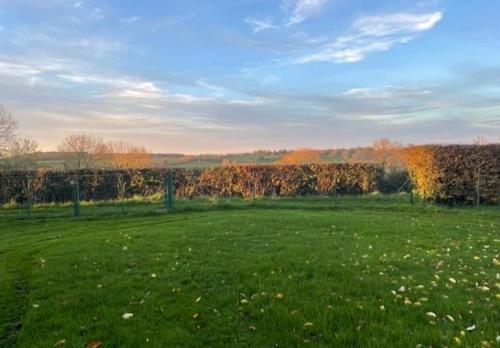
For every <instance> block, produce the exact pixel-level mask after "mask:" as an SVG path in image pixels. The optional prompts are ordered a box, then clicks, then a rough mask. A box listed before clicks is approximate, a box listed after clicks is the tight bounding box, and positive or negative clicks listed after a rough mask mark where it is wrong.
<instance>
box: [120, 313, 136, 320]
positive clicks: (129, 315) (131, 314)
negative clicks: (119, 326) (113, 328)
mask: <svg viewBox="0 0 500 348" xmlns="http://www.w3.org/2000/svg"><path fill="white" fill-rule="evenodd" d="M133 316H134V314H133V313H125V314H123V315H122V318H123V319H125V320H128V319H131V318H132V317H133Z"/></svg>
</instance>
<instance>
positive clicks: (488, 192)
mask: <svg viewBox="0 0 500 348" xmlns="http://www.w3.org/2000/svg"><path fill="white" fill-rule="evenodd" d="M403 159H404V162H405V163H406V166H407V167H408V170H409V172H410V174H411V176H412V177H413V179H414V182H415V186H416V188H417V190H418V191H419V193H420V195H421V196H422V197H424V198H426V199H431V200H435V201H438V202H442V203H457V202H465V203H472V202H475V201H476V199H477V194H478V192H479V197H480V201H481V202H484V203H491V204H498V203H499V198H500V144H490V145H424V146H411V147H408V148H406V149H405V150H404V151H403Z"/></svg>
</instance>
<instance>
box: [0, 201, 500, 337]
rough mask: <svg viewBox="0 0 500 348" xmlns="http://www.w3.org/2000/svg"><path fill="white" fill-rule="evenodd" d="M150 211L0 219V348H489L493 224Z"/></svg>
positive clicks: (402, 210)
mask: <svg viewBox="0 0 500 348" xmlns="http://www.w3.org/2000/svg"><path fill="white" fill-rule="evenodd" d="M391 202H392V203H391ZM157 205H158V206H157V207H156V206H154V204H152V205H144V204H137V206H136V208H137V209H143V210H138V211H137V212H135V213H133V211H132V209H133V208H134V206H133V205H131V204H128V205H127V209H128V212H126V214H125V215H121V213H122V212H121V211H118V210H116V211H115V210H113V209H119V207H113V205H111V206H109V205H105V206H99V205H95V206H87V207H82V214H83V217H82V218H79V219H77V218H68V217H64V218H48V219H47V218H44V217H43V216H48V215H46V214H41V213H39V215H38V216H36V218H33V219H19V218H18V216H17V215H15V214H14V215H12V214H10V215H9V213H6V212H5V211H2V212H1V214H0V219H1V220H0V231H1V232H0V346H1V347H10V346H18V347H53V346H54V345H55V344H57V343H59V345H60V346H63V345H62V342H63V341H62V340H64V342H65V344H64V346H66V347H86V346H88V345H89V343H91V342H93V341H95V342H101V343H102V346H101V347H148V346H150V347H221V346H230V347H235V346H239V347H275V346H279V347H299V346H308V345H309V346H325V347H332V346H337V347H387V346H394V347H415V346H417V345H419V344H421V345H423V346H425V347H429V346H432V347H440V346H449V347H452V346H456V345H457V343H456V342H455V337H456V338H458V339H459V340H460V343H461V344H462V346H470V347H480V346H481V345H483V346H485V345H487V344H489V345H491V346H493V347H495V346H498V343H496V342H495V341H496V338H497V336H498V335H500V326H499V324H498V323H499V322H500V314H499V303H500V300H499V299H498V296H499V295H497V294H499V293H500V289H499V287H500V284H499V283H500V279H499V277H500V276H499V275H498V273H500V268H499V261H500V258H499V242H500V233H499V223H500V219H499V217H500V214H499V211H498V209H497V208H483V209H479V210H476V209H471V208H456V209H447V208H440V207H436V206H429V205H423V204H421V203H419V204H416V205H414V206H411V205H409V204H408V203H407V202H405V201H401V202H399V201H396V202H394V201H388V200H384V199H379V198H377V197H365V198H359V199H350V200H348V199H344V200H342V199H340V200H339V201H338V202H337V205H336V206H333V205H332V202H331V200H328V199H312V198H307V197H306V198H302V199H295V200H292V199H289V200H258V201H257V202H256V204H255V206H254V205H253V202H252V201H245V200H209V199H207V200H196V201H189V202H184V201H180V202H177V209H178V211H177V212H175V213H172V214H165V213H164V212H162V210H161V203H159V202H158V203H157ZM37 209H42V208H37ZM43 209H52V210H53V211H56V210H57V209H67V210H69V211H70V207H65V208H56V207H46V208H43ZM90 209H94V210H90ZM35 210H36V209H35ZM100 210H101V211H106V212H107V213H105V214H104V213H102V214H99V213H98V212H99V211H100ZM131 211H132V212H131ZM113 212H115V213H116V214H115V215H113ZM66 214H67V211H66V210H64V213H62V214H61V216H66ZM152 275H155V276H156V277H153V276H152ZM402 287H404V291H402V290H403V288H402ZM277 294H283V296H284V297H283V298H282V299H279V298H277ZM197 300H198V301H197ZM405 301H406V303H407V304H405ZM410 302H411V304H410ZM381 306H383V307H381ZM428 312H432V313H435V314H436V318H434V317H431V316H430V315H428V314H427V313H428ZM125 313H133V317H132V318H130V319H128V320H125V319H123V318H122V315H123V314H125ZM195 314H197V315H195ZM448 315H449V316H451V317H452V318H453V319H454V321H452V320H451V319H450V318H448V317H447V316H448ZM472 325H475V329H474V330H471V331H467V330H466V328H468V327H471V326H472ZM485 342H486V343H485Z"/></svg>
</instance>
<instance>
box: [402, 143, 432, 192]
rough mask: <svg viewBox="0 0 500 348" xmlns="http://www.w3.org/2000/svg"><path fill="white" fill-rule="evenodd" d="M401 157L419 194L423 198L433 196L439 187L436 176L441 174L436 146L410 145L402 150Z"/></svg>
mask: <svg viewBox="0 0 500 348" xmlns="http://www.w3.org/2000/svg"><path fill="white" fill-rule="evenodd" d="M401 157H402V159H403V161H404V163H405V164H406V167H407V168H408V171H409V173H410V176H411V178H412V180H413V182H414V183H415V184H416V188H417V190H418V191H419V194H420V195H421V196H422V197H423V198H427V199H428V198H432V197H433V196H434V193H435V191H436V189H437V187H436V182H437V180H436V178H437V177H438V176H439V168H438V167H437V165H436V163H435V153H434V148H433V147H432V146H408V147H407V148H406V149H404V151H402V152H401Z"/></svg>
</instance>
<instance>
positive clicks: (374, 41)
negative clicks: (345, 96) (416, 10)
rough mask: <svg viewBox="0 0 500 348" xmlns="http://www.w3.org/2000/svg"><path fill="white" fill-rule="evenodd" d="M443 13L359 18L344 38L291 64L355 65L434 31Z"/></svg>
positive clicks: (398, 14) (295, 59) (339, 38)
mask: <svg viewBox="0 0 500 348" xmlns="http://www.w3.org/2000/svg"><path fill="white" fill-rule="evenodd" d="M442 18H443V13H442V12H440V11H438V12H432V13H424V14H413V13H395V14H386V15H379V16H365V17H361V18H358V19H357V20H356V21H355V22H354V23H353V24H352V26H351V29H350V32H349V33H348V34H347V35H344V36H340V37H338V38H337V39H335V40H334V41H333V42H331V43H328V44H325V45H322V46H320V47H318V48H316V49H314V51H312V52H308V53H306V54H304V55H302V56H300V57H298V58H293V59H291V62H292V63H296V64H307V63H313V62H335V63H355V62H359V61H361V60H363V59H364V58H365V57H366V56H368V55H369V54H371V53H374V52H382V51H387V50H390V49H391V48H393V47H394V46H397V45H400V44H404V43H407V42H410V41H412V40H414V39H415V38H416V37H417V36H418V34H420V33H422V32H425V31H427V30H429V29H431V28H433V27H434V26H435V25H436V24H437V23H438V22H439V21H440V20H441V19H442Z"/></svg>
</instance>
